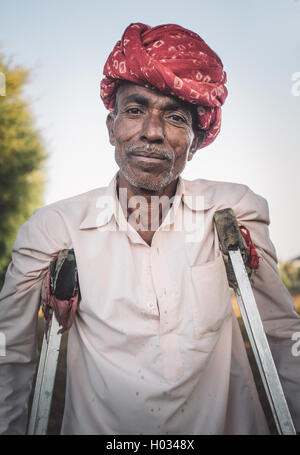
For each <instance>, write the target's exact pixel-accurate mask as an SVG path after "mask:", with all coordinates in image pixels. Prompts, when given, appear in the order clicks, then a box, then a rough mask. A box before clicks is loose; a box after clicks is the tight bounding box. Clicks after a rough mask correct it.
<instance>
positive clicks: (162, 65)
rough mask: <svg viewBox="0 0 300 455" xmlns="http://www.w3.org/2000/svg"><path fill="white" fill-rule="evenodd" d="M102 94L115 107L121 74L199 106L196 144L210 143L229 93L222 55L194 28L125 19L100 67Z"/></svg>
mask: <svg viewBox="0 0 300 455" xmlns="http://www.w3.org/2000/svg"><path fill="white" fill-rule="evenodd" d="M103 73H104V75H105V77H104V79H102V81H101V98H102V101H103V103H104V105H105V107H106V108H108V109H109V110H110V111H112V110H113V109H114V105H115V99H116V90H117V88H118V86H119V84H120V82H121V81H122V80H125V81H130V82H133V83H135V84H138V85H142V86H144V87H147V88H152V89H153V88H154V89H157V90H159V91H160V92H162V93H164V94H166V95H172V96H176V97H178V98H180V99H182V100H185V101H187V102H189V103H192V104H194V105H196V106H197V113H198V128H199V129H201V130H204V131H205V132H206V135H205V139H204V141H203V142H202V143H201V144H200V145H199V147H198V148H203V147H205V146H207V145H209V144H210V143H211V142H212V141H213V140H214V139H215V137H216V136H217V135H218V133H219V131H220V127H221V106H222V105H223V103H224V101H225V99H226V97H227V89H226V87H225V86H224V84H225V83H226V73H225V72H224V71H223V64H222V62H221V60H220V58H219V57H218V56H217V55H216V54H215V52H213V50H212V49H210V47H208V46H207V44H206V43H205V42H204V41H203V39H202V38H200V36H199V35H197V34H196V33H194V32H192V31H190V30H187V29H185V28H183V27H180V26H179V25H173V24H167V25H160V26H157V27H153V28H151V27H149V26H148V25H145V24H142V23H135V24H131V25H129V26H128V27H127V28H126V30H125V32H124V34H123V36H122V39H121V40H120V41H118V42H117V44H116V45H115V47H114V49H113V51H112V52H111V53H110V55H109V57H108V59H107V61H106V63H105V66H104V71H103Z"/></svg>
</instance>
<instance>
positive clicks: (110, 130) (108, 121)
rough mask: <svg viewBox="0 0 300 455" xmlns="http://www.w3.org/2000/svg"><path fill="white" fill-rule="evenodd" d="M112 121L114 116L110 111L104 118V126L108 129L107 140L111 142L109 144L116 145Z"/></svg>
mask: <svg viewBox="0 0 300 455" xmlns="http://www.w3.org/2000/svg"><path fill="white" fill-rule="evenodd" d="M114 122H115V116H114V114H113V113H112V112H110V113H109V114H108V116H107V119H106V126H107V129H108V135H109V142H110V143H111V145H116V140H115V134H114Z"/></svg>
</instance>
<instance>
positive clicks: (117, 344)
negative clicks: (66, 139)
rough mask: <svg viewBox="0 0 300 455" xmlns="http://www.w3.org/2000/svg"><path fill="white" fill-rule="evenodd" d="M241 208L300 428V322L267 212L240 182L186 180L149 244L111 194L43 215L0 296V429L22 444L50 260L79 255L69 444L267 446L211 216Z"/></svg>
mask: <svg viewBox="0 0 300 455" xmlns="http://www.w3.org/2000/svg"><path fill="white" fill-rule="evenodd" d="M226 207H232V208H233V210H234V212H235V214H236V216H237V219H238V221H239V222H240V223H241V224H244V225H245V226H246V227H248V228H249V229H250V232H251V236H252V240H253V241H254V243H255V245H256V248H257V251H258V254H259V256H260V258H261V259H260V267H259V269H258V272H257V273H256V274H255V276H254V281H253V286H254V292H255V297H256V300H257V304H258V307H259V310H260V313H261V316H262V319H263V323H264V327H265V330H266V333H267V335H268V339H269V342H270V346H271V349H272V352H273V356H274V359H275V362H276V364H277V366H278V371H279V374H280V376H281V378H282V383H283V387H284V390H285V393H286V397H287V400H288V404H289V406H290V410H291V413H292V417H293V419H294V422H295V426H296V427H297V428H300V394H299V388H300V374H299V372H300V369H299V358H297V357H296V356H295V355H293V354H292V345H293V343H294V341H292V334H293V333H295V332H300V318H299V316H298V315H297V313H296V312H295V309H294V305H293V301H292V299H291V297H290V295H289V293H288V292H287V290H286V288H285V287H284V285H283V284H282V282H281V280H280V276H279V273H278V269H277V265H276V254H275V250H274V247H273V245H272V243H271V241H270V240H269V236H268V227H267V225H268V223H269V217H268V207H267V203H266V201H265V200H264V199H263V198H262V197H260V196H257V195H255V194H254V193H253V192H252V191H251V190H250V189H249V188H248V187H246V186H244V185H239V184H233V183H222V182H211V181H207V180H195V181H193V182H190V181H186V180H183V179H181V178H180V179H179V183H178V186H177V192H176V196H175V199H174V203H173V205H172V207H171V209H170V210H169V212H168V214H167V216H166V217H165V219H164V221H163V223H162V224H161V226H160V227H159V228H158V229H157V231H156V232H155V234H154V236H153V239H152V244H151V246H149V245H148V244H147V243H146V242H144V240H142V238H141V237H140V235H139V234H138V233H137V231H136V230H135V229H134V228H133V227H132V226H131V225H129V224H128V223H127V220H126V219H125V217H124V214H123V212H122V210H121V209H120V205H119V201H118V198H117V196H116V179H115V178H114V179H113V181H112V182H111V184H110V185H109V186H108V187H106V188H100V189H96V190H93V191H90V192H88V193H85V194H82V195H79V196H76V197H73V198H69V199H66V200H63V201H60V202H57V203H54V204H51V205H49V206H46V207H44V208H42V209H39V210H37V211H36V212H35V213H34V215H33V216H32V217H31V218H30V220H29V221H28V222H26V223H25V224H24V225H23V226H22V227H21V229H20V231H19V233H18V236H17V239H16V243H15V246H14V250H13V259H12V263H11V264H10V266H9V268H8V271H7V276H6V281H5V285H4V287H3V289H2V292H1V295H0V298H1V300H0V332H2V333H3V334H4V336H5V340H6V355H5V356H1V357H0V362H1V367H0V402H1V411H0V429H1V431H2V432H4V433H5V432H6V433H24V431H25V429H26V420H27V407H26V403H27V401H28V395H29V393H30V389H31V382H32V377H33V375H34V366H35V362H36V349H37V348H36V319H37V311H38V307H39V301H40V288H41V282H42V278H43V276H44V275H45V273H46V270H47V267H48V265H49V262H50V261H51V260H52V259H53V258H54V257H55V256H56V255H57V253H58V251H59V250H61V249H64V248H74V250H75V255H76V260H77V266H78V273H79V284H80V290H81V302H80V305H79V309H78V311H77V314H76V317H75V320H74V324H73V326H72V328H71V329H70V333H69V339H68V354H67V386H66V401H65V412H64V418H63V424H62V433H63V434H107V435H109V434H110V435H112V434H157V435H166V434H170V435H171V434H175V435H180V434H190V435H193V434H261V433H263V434H266V433H268V431H269V430H268V426H267V423H266V419H265V416H264V414H263V411H262V408H261V405H260V402H259V399H258V394H257V392H256V388H255V385H254V380H253V376H252V373H251V369H250V366H249V362H248V359H247V355H246V351H245V347H244V343H243V340H242V337H241V334H240V330H239V326H238V323H237V320H236V317H235V315H234V312H233V310H232V307H231V299H230V292H229V288H228V282H227V278H226V271H225V266H224V263H223V258H222V256H221V254H220V251H219V242H218V237H217V233H216V229H215V227H214V223H213V215H214V212H215V211H216V210H218V209H222V208H226Z"/></svg>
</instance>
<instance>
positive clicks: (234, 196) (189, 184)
mask: <svg viewBox="0 0 300 455" xmlns="http://www.w3.org/2000/svg"><path fill="white" fill-rule="evenodd" d="M183 182H184V187H185V190H186V192H187V194H191V195H194V196H197V195H201V196H202V197H203V198H204V208H206V209H212V210H213V211H215V210H220V209H223V208H229V207H230V208H232V209H233V210H234V212H235V215H236V217H237V218H238V219H240V220H249V221H250V220H256V221H264V222H266V223H267V224H269V209H268V203H267V201H266V199H265V198H264V197H262V196H261V195H259V194H256V193H255V192H254V191H252V190H251V189H250V188H249V187H248V186H247V185H244V184H240V183H233V182H222V181H214V180H205V179H196V180H192V181H189V180H183Z"/></svg>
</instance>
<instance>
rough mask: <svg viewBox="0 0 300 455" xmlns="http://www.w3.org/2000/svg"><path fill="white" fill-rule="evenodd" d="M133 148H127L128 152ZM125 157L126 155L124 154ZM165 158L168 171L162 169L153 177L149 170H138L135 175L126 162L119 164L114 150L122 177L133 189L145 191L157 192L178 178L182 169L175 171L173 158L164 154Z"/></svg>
mask: <svg viewBox="0 0 300 455" xmlns="http://www.w3.org/2000/svg"><path fill="white" fill-rule="evenodd" d="M132 148H133V147H130V148H128V151H130V150H131V149H132ZM125 156H126V154H125ZM164 156H165V158H167V159H168V160H169V162H170V168H169V170H166V169H164V170H163V172H162V173H161V174H158V175H153V174H152V173H151V170H149V172H145V171H144V172H142V170H140V169H138V172H137V173H135V172H134V169H133V168H132V167H130V166H129V164H128V162H125V163H124V162H123V163H122V162H121V160H119V159H118V154H117V150H115V159H116V162H117V164H118V165H119V168H120V173H121V174H122V175H123V177H124V178H125V179H126V180H127V181H128V182H129V183H130V185H132V186H133V187H135V188H140V189H143V190H147V191H153V192H158V191H161V190H163V189H164V188H166V187H167V186H168V185H169V184H170V183H171V182H173V181H174V180H175V179H177V178H178V177H179V175H180V174H181V172H182V171H183V169H181V170H180V171H178V170H177V171H176V170H175V169H174V160H173V157H172V156H171V155H170V153H168V152H164Z"/></svg>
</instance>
